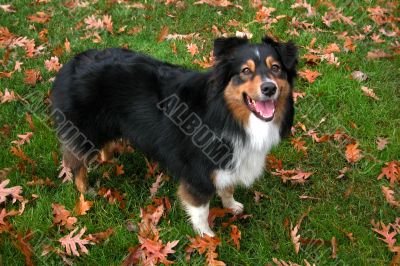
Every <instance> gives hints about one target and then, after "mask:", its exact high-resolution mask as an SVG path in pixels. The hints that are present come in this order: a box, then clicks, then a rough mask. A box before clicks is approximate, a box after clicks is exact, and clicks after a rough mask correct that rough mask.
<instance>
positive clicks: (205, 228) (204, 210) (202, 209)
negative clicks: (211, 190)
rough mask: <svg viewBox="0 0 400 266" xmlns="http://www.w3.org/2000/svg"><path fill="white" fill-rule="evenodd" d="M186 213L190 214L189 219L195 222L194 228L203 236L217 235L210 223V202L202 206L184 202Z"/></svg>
mask: <svg viewBox="0 0 400 266" xmlns="http://www.w3.org/2000/svg"><path fill="white" fill-rule="evenodd" d="M183 206H184V207H185V210H186V213H187V214H188V215H189V219H190V221H191V222H192V224H193V229H194V230H195V231H196V232H197V233H198V234H199V235H201V236H203V235H204V234H207V235H209V236H215V234H214V232H213V231H212V230H211V228H210V226H209V225H208V214H209V208H210V203H207V204H205V205H201V206H198V207H196V206H193V205H190V204H189V203H187V202H183Z"/></svg>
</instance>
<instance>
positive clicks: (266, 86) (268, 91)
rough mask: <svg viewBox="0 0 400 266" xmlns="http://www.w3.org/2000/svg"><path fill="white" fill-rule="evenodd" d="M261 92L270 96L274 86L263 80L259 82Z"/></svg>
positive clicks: (274, 90)
mask: <svg viewBox="0 0 400 266" xmlns="http://www.w3.org/2000/svg"><path fill="white" fill-rule="evenodd" d="M261 92H262V93H263V94H264V95H265V96H272V95H274V94H275V92H276V86H275V84H274V83H272V82H264V83H263V84H261Z"/></svg>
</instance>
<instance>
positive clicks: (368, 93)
mask: <svg viewBox="0 0 400 266" xmlns="http://www.w3.org/2000/svg"><path fill="white" fill-rule="evenodd" d="M361 90H362V91H363V93H364V95H365V96H368V97H371V98H373V99H374V100H377V101H378V100H379V97H378V96H376V94H375V92H374V91H373V90H372V89H369V88H368V87H365V86H362V87H361Z"/></svg>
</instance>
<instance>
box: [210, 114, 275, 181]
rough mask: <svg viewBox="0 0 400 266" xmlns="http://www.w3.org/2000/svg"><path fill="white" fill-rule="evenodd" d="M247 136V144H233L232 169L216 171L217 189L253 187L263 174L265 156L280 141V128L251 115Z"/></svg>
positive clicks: (240, 142)
mask: <svg viewBox="0 0 400 266" xmlns="http://www.w3.org/2000/svg"><path fill="white" fill-rule="evenodd" d="M246 134H247V142H246V143H243V142H242V141H234V142H233V146H234V152H233V167H232V169H229V170H217V171H216V178H215V181H214V182H215V186H216V188H217V189H223V188H226V187H230V186H236V185H243V186H247V187H248V186H251V185H252V184H253V183H254V181H255V180H256V179H257V178H258V177H259V176H260V175H261V174H262V172H263V169H264V164H265V156H266V155H267V153H268V152H269V151H270V150H271V148H272V147H273V146H274V145H276V144H278V143H279V141H280V135H279V127H278V126H277V125H275V123H273V122H272V121H271V122H264V121H262V120H260V119H258V118H257V117H256V116H254V115H253V114H251V115H250V119H249V125H248V127H247V128H246Z"/></svg>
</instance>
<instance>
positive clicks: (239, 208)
mask: <svg viewBox="0 0 400 266" xmlns="http://www.w3.org/2000/svg"><path fill="white" fill-rule="evenodd" d="M224 207H225V208H227V209H230V210H232V212H233V214H241V213H242V212H243V210H244V206H243V204H242V203H240V202H238V201H236V200H232V201H231V202H230V204H229V205H228V206H224Z"/></svg>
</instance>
